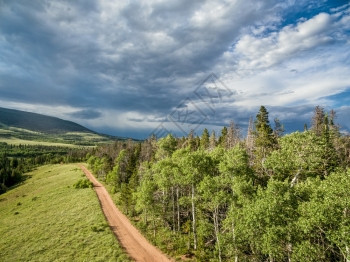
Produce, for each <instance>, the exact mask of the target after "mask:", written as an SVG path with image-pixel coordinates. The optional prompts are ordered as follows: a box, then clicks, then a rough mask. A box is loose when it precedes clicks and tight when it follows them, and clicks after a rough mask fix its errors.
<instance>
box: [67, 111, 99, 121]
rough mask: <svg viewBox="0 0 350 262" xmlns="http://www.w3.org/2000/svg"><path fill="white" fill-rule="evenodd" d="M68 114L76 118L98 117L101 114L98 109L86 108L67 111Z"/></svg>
mask: <svg viewBox="0 0 350 262" xmlns="http://www.w3.org/2000/svg"><path fill="white" fill-rule="evenodd" d="M68 115H70V116H72V117H74V118H78V119H96V118H99V117H100V116H101V115H102V114H101V112H99V111H96V110H92V109H87V110H80V111H76V112H73V113H69V114H68Z"/></svg>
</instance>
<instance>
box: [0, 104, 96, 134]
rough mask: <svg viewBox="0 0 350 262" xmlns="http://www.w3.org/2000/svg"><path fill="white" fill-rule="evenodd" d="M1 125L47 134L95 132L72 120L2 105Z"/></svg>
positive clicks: (0, 108) (0, 109)
mask: <svg viewBox="0 0 350 262" xmlns="http://www.w3.org/2000/svg"><path fill="white" fill-rule="evenodd" d="M1 125H3V126H9V127H17V128H23V129H28V130H31V131H36V132H41V133H47V134H60V133H67V132H87V133H96V132H94V131H92V130H90V129H88V128H86V127H84V126H81V125H79V124H77V123H74V122H72V121H68V120H63V119H60V118H57V117H52V116H46V115H41V114H37V113H31V112H25V111H20V110H15V109H8V108H2V107H0V126H1Z"/></svg>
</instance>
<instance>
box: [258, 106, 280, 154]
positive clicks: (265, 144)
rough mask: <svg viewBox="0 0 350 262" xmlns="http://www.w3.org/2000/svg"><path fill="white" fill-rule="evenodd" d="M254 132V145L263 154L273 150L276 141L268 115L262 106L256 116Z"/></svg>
mask: <svg viewBox="0 0 350 262" xmlns="http://www.w3.org/2000/svg"><path fill="white" fill-rule="evenodd" d="M255 132H256V140H255V144H256V146H257V147H261V148H263V149H264V152H267V151H269V150H271V149H273V148H274V146H275V145H276V139H275V137H274V135H273V130H272V128H271V126H270V121H269V113H268V112H267V110H266V108H265V107H264V106H261V107H260V110H259V113H258V114H257V115H256V120H255Z"/></svg>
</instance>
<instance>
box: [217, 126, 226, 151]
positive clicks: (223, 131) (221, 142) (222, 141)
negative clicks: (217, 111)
mask: <svg viewBox="0 0 350 262" xmlns="http://www.w3.org/2000/svg"><path fill="white" fill-rule="evenodd" d="M226 137H227V127H226V126H224V127H223V128H222V129H221V135H220V136H219V141H218V144H219V145H220V146H222V147H225V144H226Z"/></svg>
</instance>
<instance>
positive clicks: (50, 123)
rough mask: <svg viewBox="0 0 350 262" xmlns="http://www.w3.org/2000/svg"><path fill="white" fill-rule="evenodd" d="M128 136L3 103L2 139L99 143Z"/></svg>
mask: <svg viewBox="0 0 350 262" xmlns="http://www.w3.org/2000/svg"><path fill="white" fill-rule="evenodd" d="M115 140H126V138H123V137H114V136H108V135H103V134H97V133H95V132H93V131H91V130H89V129H87V128H86V127H83V126H81V125H79V124H77V123H74V122H71V121H66V120H62V119H59V118H56V117H51V116H45V115H40V114H35V113H30V112H24V111H19V110H13V109H7V108H1V107H0V142H5V143H7V144H12V145H19V144H22V145H33V144H35V145H49V146H67V145H68V146H71V147H72V146H73V147H76V146H96V145H99V144H103V143H110V142H112V141H115Z"/></svg>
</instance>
